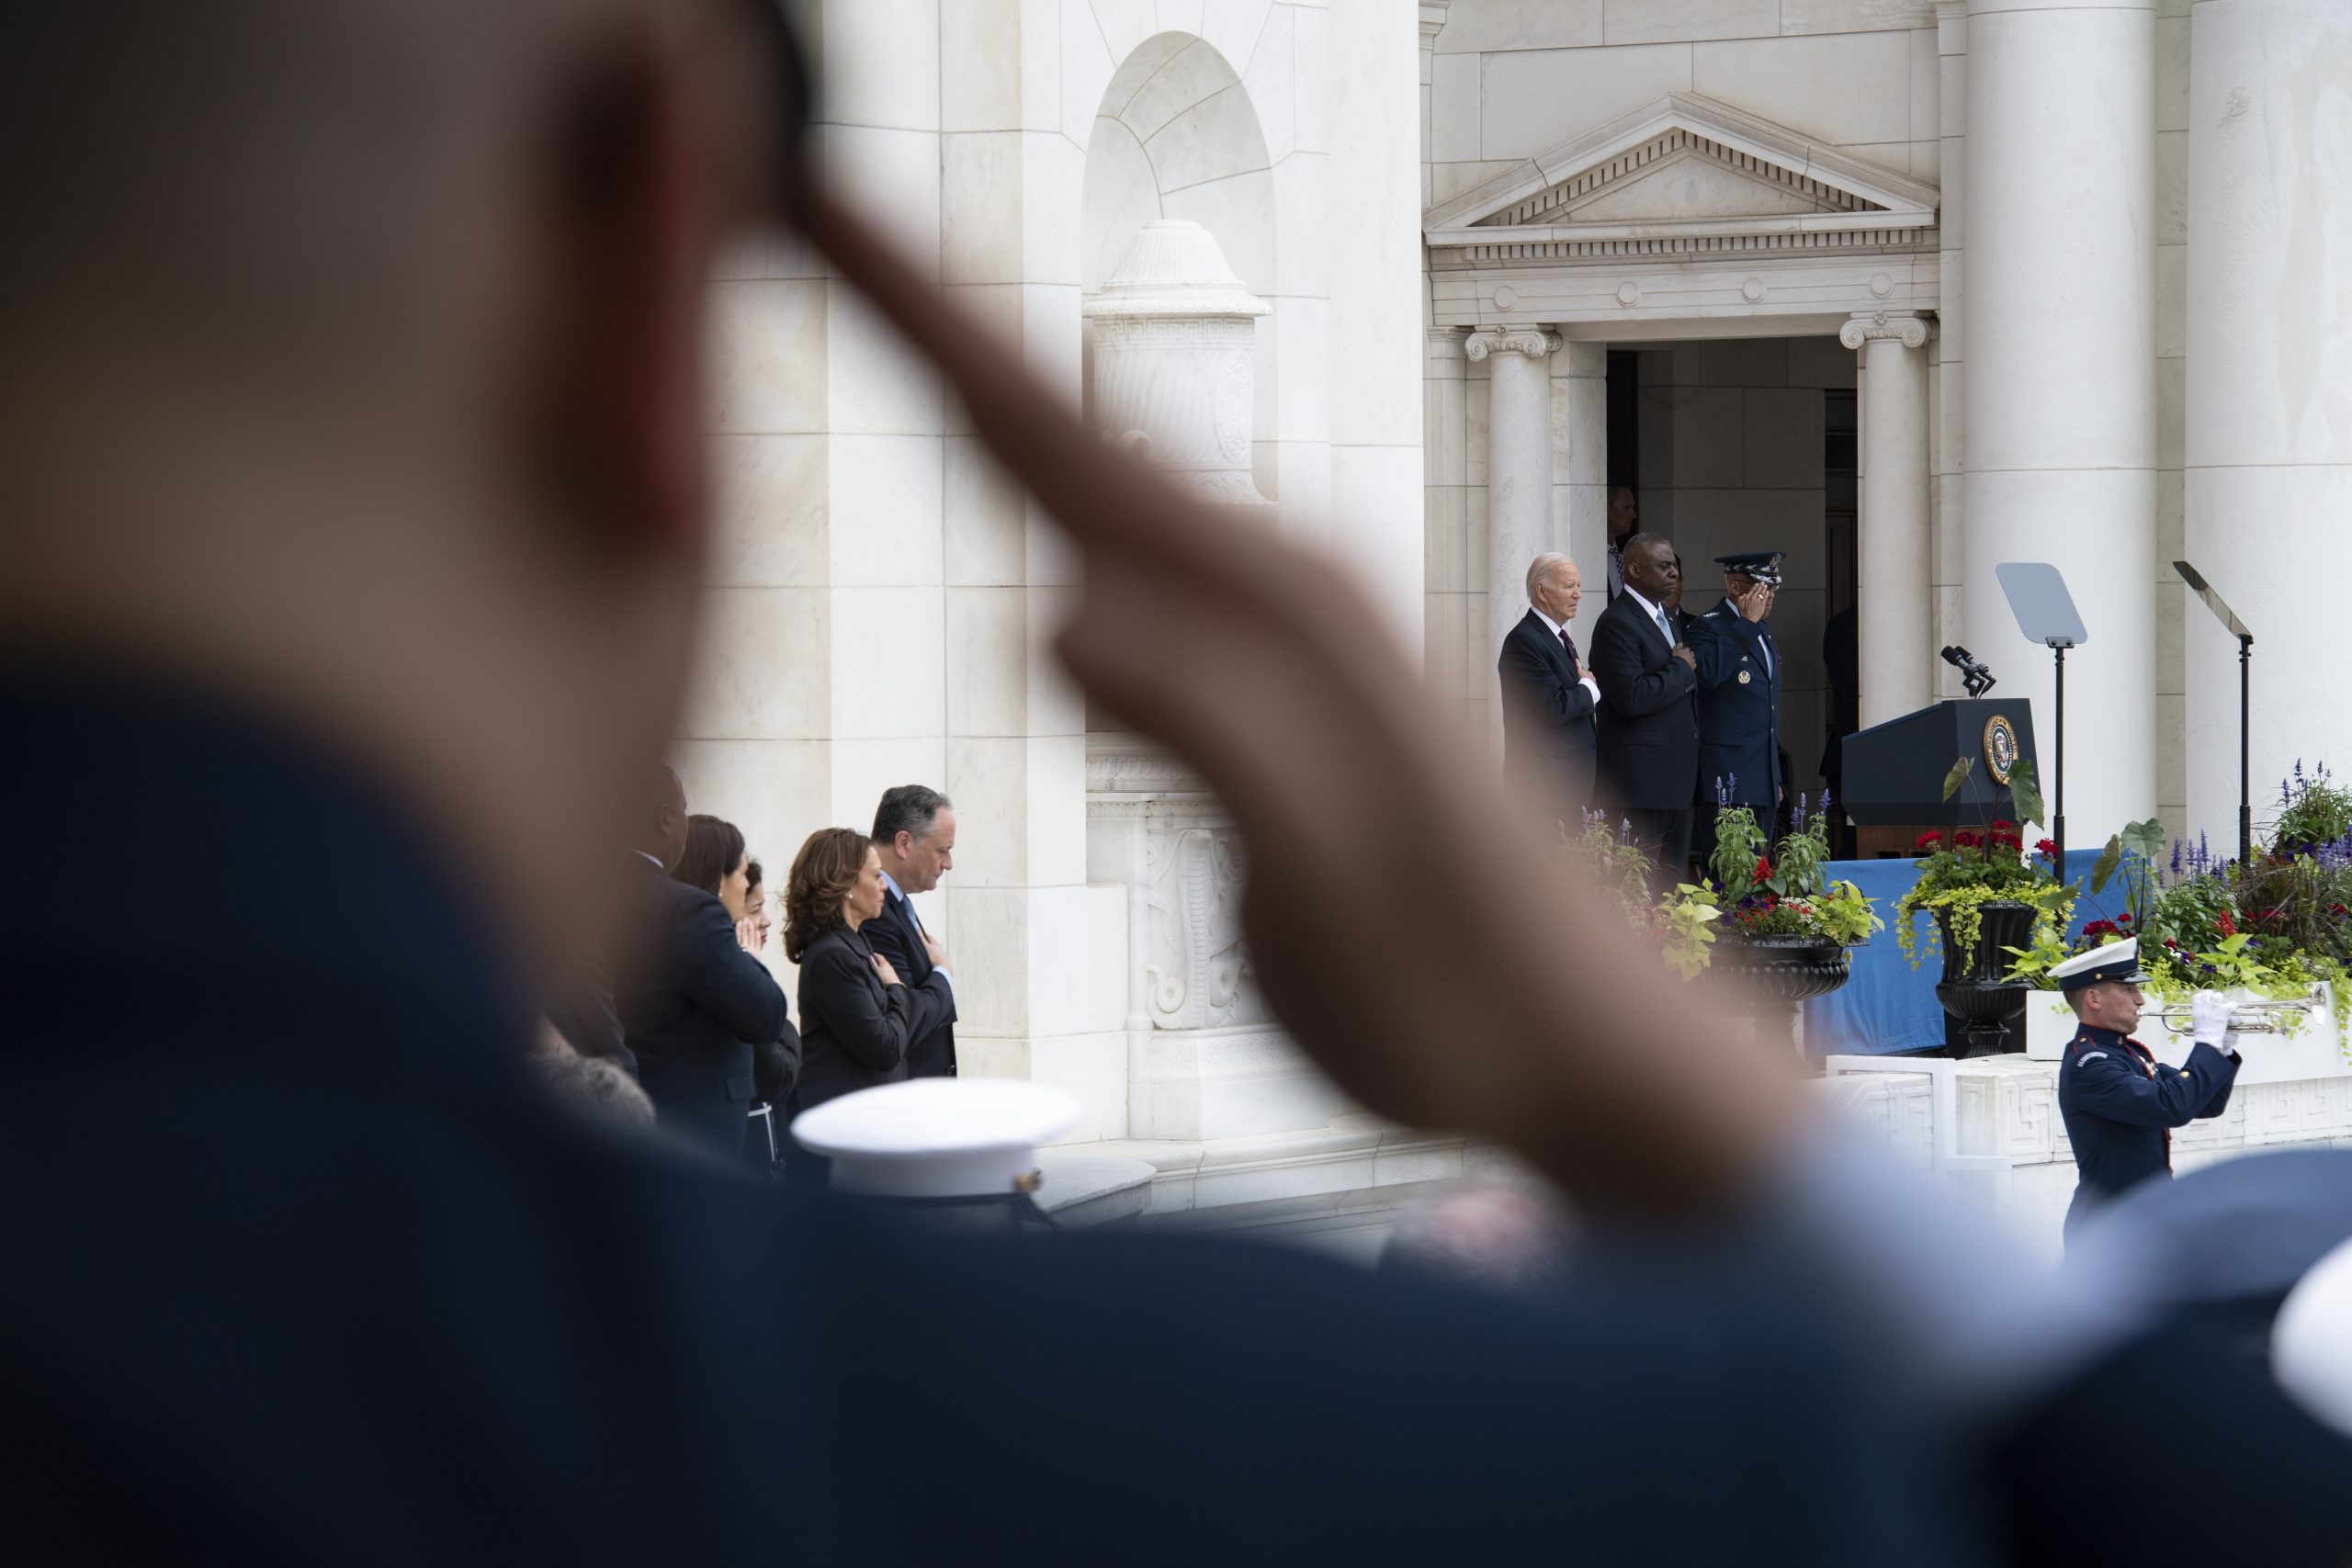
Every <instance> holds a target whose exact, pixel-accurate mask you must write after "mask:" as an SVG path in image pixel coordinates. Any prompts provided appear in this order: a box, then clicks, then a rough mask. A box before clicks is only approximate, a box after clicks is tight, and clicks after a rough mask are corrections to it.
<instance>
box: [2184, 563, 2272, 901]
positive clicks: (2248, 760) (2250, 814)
mask: <svg viewBox="0 0 2352 1568" xmlns="http://www.w3.org/2000/svg"><path fill="white" fill-rule="evenodd" d="M2172 569H2173V570H2175V571H2177V572H2178V573H2179V574H2180V580H2181V581H2183V582H2186V583H2187V584H2188V586H2189V588H2190V589H2191V590H2192V591H2194V592H2195V593H2196V594H2197V596H2198V597H2199V599H2202V600H2204V601H2205V607H2206V608H2207V609H2209V610H2211V611H2212V612H2213V618H2214V619H2215V620H2217V621H2219V622H2221V623H2222V629H2223V630H2224V631H2226V632H2228V633H2229V634H2230V635H2231V636H2232V637H2235V638H2237V642H2238V874H2239V875H2240V876H2244V875H2245V874H2246V871H2247V869H2248V868H2249V867H2251V866H2252V865H2253V864H2254V633H2253V632H2252V631H2251V630H2250V629H2248V627H2247V626H2246V624H2245V622H2244V621H2241V620H2239V619H2238V617H2237V614H2236V612H2235V611H2233V610H2232V609H2231V608H2230V607H2229V605H2227V604H2223V603H2222V596H2221V595H2220V594H2219V593H2217V592H2214V591H2213V585H2212V584H2211V583H2210V582H2208V581H2205V579H2204V576H2203V575H2202V574H2201V573H2199V571H2198V570H2197V569H2196V568H2195V567H2193V566H2191V565H2189V564H2188V562H2187V561H2185V560H2177V561H2175V562H2173V563H2172Z"/></svg>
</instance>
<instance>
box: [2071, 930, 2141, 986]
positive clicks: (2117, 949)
mask: <svg viewBox="0 0 2352 1568" xmlns="http://www.w3.org/2000/svg"><path fill="white" fill-rule="evenodd" d="M2050 977H2051V978H2052V979H2053V980H2055V981H2057V982H2058V988H2059V989H2060V990H2062V991H2064V992H2065V993H2066V994H2068V995H2069V996H2072V995H2073V994H2074V993H2075V992H2076V991H2079V990H2081V989H2082V988H2083V987H2086V986H2097V985H2099V984H2101V983H2103V982H2105V981H2109V980H2113V981H2118V982H2120V983H2121V984H2123V985H2126V986H2138V985H2143V984H2145V983H2146V981H2147V978H2148V976H2146V974H2145V973H2143V971H2142V970H2141V968H2140V940H2139V938H2137V937H2129V936H2127V937H2125V938H2124V939H2123V940H2122V941H2121V942H2108V943H2106V944H2105V945H2103V946H2099V947H2094V948H2092V949H2091V950H2090V951H2089V952H2088V953H2076V954H2075V956H2074V957H2072V958H2069V959H2067V960H2066V961H2065V962H2064V964H2052V965H2051V966H2050Z"/></svg>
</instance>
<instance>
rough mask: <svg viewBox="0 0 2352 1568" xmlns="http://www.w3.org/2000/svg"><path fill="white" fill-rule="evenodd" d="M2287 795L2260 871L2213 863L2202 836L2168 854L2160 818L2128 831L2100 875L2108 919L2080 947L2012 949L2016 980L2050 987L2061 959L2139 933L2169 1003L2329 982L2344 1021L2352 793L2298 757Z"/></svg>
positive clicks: (2277, 992)
mask: <svg viewBox="0 0 2352 1568" xmlns="http://www.w3.org/2000/svg"><path fill="white" fill-rule="evenodd" d="M2278 796H2279V809H2278V816H2277V818H2275V819H2274V820H2273V822H2272V824H2271V826H2270V829H2269V832H2268V835H2267V841H2266V842H2265V843H2264V844H2263V845H2262V846H2261V847H2260V848H2259V850H2258V852H2257V853H2256V858H2255V862H2254V863H2253V864H2251V865H2241V864H2239V863H2237V862H2235V861H2232V860H2226V859H2222V858H2219V857H2216V856H2215V855H2214V853H2213V852H2212V849H2211V844H2210V842H2209V841H2208V840H2206V839H2205V838H2203V837H2202V836H2201V835H2200V836H2199V839H2198V840H2196V841H2195V842H2194V843H2189V842H2186V841H2184V840H2178V839H2175V840H2172V841H2171V852H2170V855H2169V856H2168V857H2165V856H2164V854H2163V852H2164V848H2165V835H2164V830H2163V828H2162V826H2161V824H2159V823H2158V822H2156V821H2154V820H2153V819H2151V820H2149V821H2145V822H2137V823H2133V824H2132V825H2131V826H2130V827H2128V828H2126V829H2123V831H2122V832H2120V833H2119V834H2117V835H2116V836H2115V837H2114V838H2112V839H2110V840H2108V844H2107V848H2106V850H2105V852H2102V853H2101V855H2100V856H2099V860H2098V865H2097V866H2096V867H2095V868H2094V869H2093V871H2092V874H2091V886H2090V892H2091V897H2092V899H2093V902H2094V905H2095V907H2097V908H2099V910H2100V913H2101V918H2100V919H2096V920H2092V921H2090V922H2089V923H2087V924H2086V925H2085V926H2084V928H2083V934H2082V936H2081V938H2080V939H2079V940H2077V941H2076V942H2072V943H2067V942H2063V941H2061V940H2059V938H2058V937H2057V935H2056V933H2055V932H2051V933H2043V932H2041V931H2037V932H2036V941H2035V942H2034V943H2033V944H2032V945H2031V946H2030V947H2028V948H2024V949H2016V950H2012V952H2013V955H2014V956H2015V958H2016V961H2017V962H2016V967H2015V971H2014V972H2015V974H2016V975H2017V976H2018V978H2020V979H2023V980H2024V981H2025V982H2026V983H2028V984H2029V985H2033V986H2036V987H2041V988H2049V985H2050V982H2049V980H2048V971H2049V969H2050V967H2051V966H2052V964H2057V963H2059V962H2060V961H2062V960H2064V959H2065V958H2066V957H2068V956H2070V955H2071V954H2072V953H2077V952H2084V951H2087V950H2088V949H2090V948H2092V947H2096V946H2098V945H2099V944H2100V943H2102V942H2113V941H2115V940H2116V939H2117V938H2119V937H2125V936H2137V937H2139V938H2141V939H2142V940H2141V944H2140V963H2141V967H2142V968H2143V969H2144V970H2145V971H2146V972H2147V974H2148V976H2149V980H2148V985H2147V989H2148V990H2149V991H2150V992H2151V993H2153V994H2154V996H2155V997H2156V998H2159V999H2160V1000H2163V1001H2173V1002H2177V1001H2180V1000H2183V999H2185V998H2187V997H2188V996H2189V995H2191V994H2192V993H2194V992H2196V991H2199V990H2208V989H2210V990H2245V991H2248V992H2251V993H2253V994H2255V995H2256V996H2261V997H2267V998H2278V999H2285V998H2296V997H2303V996H2308V995H2310V994H2311V989H2312V987H2313V986H2315V985H2320V984H2325V985H2329V986H2332V987H2334V994H2335V1010H2336V1017H2337V1021H2338V1022H2339V1023H2342V1022H2344V1021H2345V1020H2346V1013H2347V1010H2352V790H2347V789H2346V788H2344V787H2342V786H2340V785H2338V784H2335V782H2334V778H2333V775H2332V774H2330V773H2329V772H2328V770H2327V768H2326V767H2325V766H2324V765H2322V766H2320V767H2318V768H2317V769H2315V770H2314V771H2312V772H2311V773H2306V772H2305V771H2304V769H2303V766H2302V764H2301V762H2298V763H2296V765H2295V769H2294V772H2293V773H2292V774H2291V775H2290V777H2289V778H2288V779H2282V780H2281V781H2279V786H2278ZM2110 889H2113V896H2114V897H2115V898H2116V899H2117V901H2118V902H2119V903H2120V908H2118V909H2117V910H2116V912H2115V913H2113V914H2111V915H2110V914H2108V913H2107V905H2106V904H2105V903H2103V902H2101V901H2100V900H2101V898H2102V896H2105V895H2108V894H2109V890H2110ZM2290 1027H2291V1017H2290Z"/></svg>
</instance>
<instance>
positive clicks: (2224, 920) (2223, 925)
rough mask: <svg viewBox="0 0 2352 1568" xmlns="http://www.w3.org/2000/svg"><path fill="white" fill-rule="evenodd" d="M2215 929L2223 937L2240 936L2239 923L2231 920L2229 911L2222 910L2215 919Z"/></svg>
mask: <svg viewBox="0 0 2352 1568" xmlns="http://www.w3.org/2000/svg"><path fill="white" fill-rule="evenodd" d="M2213 929H2214V930H2215V931H2220V932H2221V933H2222V935H2223V936H2235V935H2237V934H2238V923H2237V922H2236V921H2235V920H2233V919H2230V912H2229V911H2228V910H2227V909H2224V910H2222V912H2221V913H2220V914H2219V915H2216V916H2215V917H2214V918H2213Z"/></svg>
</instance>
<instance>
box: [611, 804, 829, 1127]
mask: <svg viewBox="0 0 2352 1568" xmlns="http://www.w3.org/2000/svg"><path fill="white" fill-rule="evenodd" d="M658 778H659V781H660V787H659V789H658V791H657V795H658V800H657V803H656V805H655V807H654V808H653V809H652V810H651V811H650V813H649V814H648V818H647V821H646V827H645V836H644V839H643V841H642V844H641V846H640V847H639V850H638V852H637V856H636V858H637V861H638V864H637V865H636V866H634V867H633V868H632V870H631V874H630V878H629V884H630V886H629V916H630V923H629V933H628V946H629V952H630V963H629V966H628V970H627V972H626V975H625V976H624V978H623V979H622V981H621V983H620V985H619V987H618V988H617V989H616V993H615V996H614V1003H615V1007H616V1010H617V1011H618V1013H619V1015H620V1020H621V1024H622V1027H623V1028H624V1029H625V1030H626V1031H627V1034H628V1048H629V1050H630V1051H631V1052H632V1053H633V1054H634V1055H636V1057H637V1077H638V1082H639V1083H640V1084H642V1085H643V1086H644V1089H645V1093H646V1096H647V1098H649V1099H650V1100H652V1101H653V1109H654V1111H656V1112H657V1113H658V1114H659V1116H660V1118H661V1122H662V1126H664V1127H666V1128H669V1129H670V1130H672V1131H673V1132H676V1133H680V1134H684V1135H685V1136H686V1137H689V1138H691V1139H693V1140H694V1141H695V1142H696V1143H698V1144H701V1145H704V1146H706V1147H707V1148H709V1149H711V1150H712V1151H714V1152H715V1153H717V1154H718V1155H720V1156H723V1157H724V1158H726V1159H728V1160H729V1161H735V1160H740V1159H741V1158H742V1156H743V1139H744V1136H745V1134H746V1133H747V1132H748V1130H749V1128H750V1124H751V1123H750V1118H751V1113H752V1102H753V1101H755V1100H757V1099H758V1098H759V1090H758V1086H757V1082H756V1077H755V1074H754V1072H753V1070H752V1058H753V1055H754V1054H755V1053H756V1052H757V1050H758V1049H759V1048H761V1047H763V1046H765V1045H767V1044H768V1043H771V1042H776V1043H783V1044H784V1045H785V1047H786V1053H787V1054H788V1055H791V1056H792V1057H794V1058H795V1059H796V1060H797V1057H798V1055H799V1037H798V1036H797V1034H796V1033H795V1032H794V1031H793V1028H792V1020H791V1017H790V1015H789V1012H788V1010H786V1006H785V1000H784V988H783V987H780V986H778V985H777V984H776V983H775V976H773V975H770V974H769V973H768V971H767V966H766V965H765V964H762V963H761V962H760V961H759V960H758V959H756V958H754V957H752V955H751V954H750V953H746V952H744V951H743V944H742V943H741V942H740V941H738V940H737V938H736V934H735V922H734V920H733V919H730V918H729V916H728V913H727V906H725V905H724V904H721V903H720V902H719V901H718V899H716V898H714V897H711V896H710V895H709V894H707V893H706V892H704V891H703V890H702V889H701V888H699V887H690V886H687V885H686V884H684V883H683V882H680V881H678V880H677V879H676V878H674V877H673V876H672V875H671V874H670V873H671V872H672V871H673V870H675V869H676V868H677V864H678V858H679V857H680V856H681V855H683V854H684V853H685V849H686V795H685V791H684V789H683V788H682V787H681V786H680V785H679V784H678V776H677V774H675V773H672V772H671V771H670V770H669V769H667V768H663V769H662V770H661V772H660V773H659V774H658Z"/></svg>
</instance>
